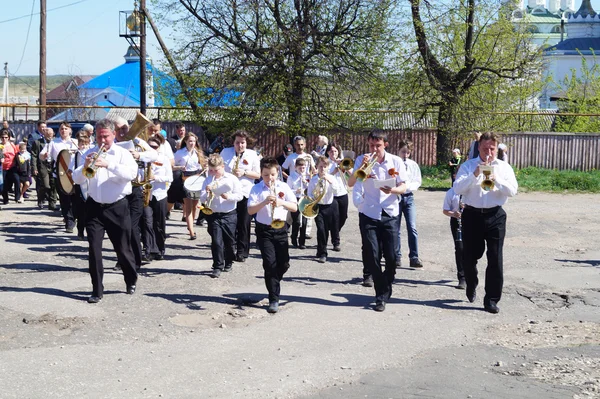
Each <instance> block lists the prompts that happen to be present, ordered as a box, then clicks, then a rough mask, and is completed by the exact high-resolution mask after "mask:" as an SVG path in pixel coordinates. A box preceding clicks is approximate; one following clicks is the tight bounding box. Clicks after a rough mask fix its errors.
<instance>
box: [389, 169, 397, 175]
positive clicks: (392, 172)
mask: <svg viewBox="0 0 600 399" xmlns="http://www.w3.org/2000/svg"><path fill="white" fill-rule="evenodd" d="M388 173H389V174H390V176H398V175H399V173H398V172H396V169H394V168H391V169H390V170H388Z"/></svg>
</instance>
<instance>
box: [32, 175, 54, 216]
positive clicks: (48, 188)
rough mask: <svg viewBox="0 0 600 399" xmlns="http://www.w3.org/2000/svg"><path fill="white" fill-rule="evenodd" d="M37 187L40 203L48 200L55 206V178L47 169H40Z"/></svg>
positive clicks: (36, 182)
mask: <svg viewBox="0 0 600 399" xmlns="http://www.w3.org/2000/svg"><path fill="white" fill-rule="evenodd" d="M35 188H36V191H37V196H38V205H41V204H43V203H44V201H46V200H47V201H48V205H49V206H51V207H53V206H55V205H56V200H57V196H58V195H57V193H56V186H55V185H54V179H53V178H52V175H51V174H50V173H49V172H48V171H47V170H41V169H40V170H39V171H38V175H37V176H36V177H35Z"/></svg>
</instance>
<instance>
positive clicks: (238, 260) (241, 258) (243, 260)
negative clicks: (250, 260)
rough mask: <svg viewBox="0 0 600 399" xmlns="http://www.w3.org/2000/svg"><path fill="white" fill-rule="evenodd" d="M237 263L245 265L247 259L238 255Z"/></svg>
mask: <svg viewBox="0 0 600 399" xmlns="http://www.w3.org/2000/svg"><path fill="white" fill-rule="evenodd" d="M235 261H236V262H242V263H244V262H245V261H246V258H244V256H243V255H238V256H236V257H235Z"/></svg>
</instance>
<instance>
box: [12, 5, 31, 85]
mask: <svg viewBox="0 0 600 399" xmlns="http://www.w3.org/2000/svg"><path fill="white" fill-rule="evenodd" d="M34 8H35V0H33V2H32V3H31V13H30V15H29V26H28V27H27V36H25V44H24V45H23V52H22V53H21V60H20V61H19V66H18V67H17V69H16V70H15V72H14V73H15V74H16V73H17V72H18V71H19V68H21V64H22V63H23V57H25V50H26V49H27V43H28V42H29V32H31V21H33V10H34Z"/></svg>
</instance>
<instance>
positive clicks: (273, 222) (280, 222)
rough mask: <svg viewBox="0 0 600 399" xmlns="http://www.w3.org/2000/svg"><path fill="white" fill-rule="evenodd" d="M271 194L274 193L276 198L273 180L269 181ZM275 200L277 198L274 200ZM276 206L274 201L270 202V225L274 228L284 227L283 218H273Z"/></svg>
mask: <svg viewBox="0 0 600 399" xmlns="http://www.w3.org/2000/svg"><path fill="white" fill-rule="evenodd" d="M271 195H274V196H275V198H277V188H276V187H275V182H273V183H271ZM275 201H277V200H275ZM276 207H277V206H276V205H275V203H272V204H271V227H272V228H274V229H277V230H279V229H282V228H284V227H285V220H281V219H275V208H276Z"/></svg>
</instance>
